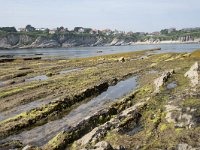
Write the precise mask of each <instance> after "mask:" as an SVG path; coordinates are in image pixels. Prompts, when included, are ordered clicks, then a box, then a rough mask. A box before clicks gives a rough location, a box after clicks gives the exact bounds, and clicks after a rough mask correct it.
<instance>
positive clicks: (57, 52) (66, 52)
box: [0, 44, 200, 58]
mask: <svg viewBox="0 0 200 150" xmlns="http://www.w3.org/2000/svg"><path fill="white" fill-rule="evenodd" d="M152 48H161V51H157V53H165V52H192V51H194V50H196V49H199V48H200V44H156V45H133V46H105V47H79V48H78V47H75V48H56V49H55V48H51V49H15V50H9V51H8V50H0V55H14V56H34V55H35V54H38V53H42V54H43V56H59V57H67V58H82V57H91V56H99V55H105V54H114V53H121V52H132V51H138V50H144V49H152ZM97 51H101V53H97Z"/></svg>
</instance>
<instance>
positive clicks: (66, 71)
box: [59, 68, 82, 74]
mask: <svg viewBox="0 0 200 150" xmlns="http://www.w3.org/2000/svg"><path fill="white" fill-rule="evenodd" d="M78 70H82V68H75V69H71V70H63V71H60V72H59V73H60V74H67V73H70V72H74V71H78Z"/></svg>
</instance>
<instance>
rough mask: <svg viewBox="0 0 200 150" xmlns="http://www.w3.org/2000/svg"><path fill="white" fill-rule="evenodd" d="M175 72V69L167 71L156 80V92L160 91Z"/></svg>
mask: <svg viewBox="0 0 200 150" xmlns="http://www.w3.org/2000/svg"><path fill="white" fill-rule="evenodd" d="M173 73H174V70H170V71H166V72H164V73H163V74H162V75H161V76H160V77H159V78H157V79H155V80H154V85H155V93H159V92H160V87H161V86H163V85H164V84H165V83H166V82H167V81H168V79H169V78H170V77H171V75H172V74H173Z"/></svg>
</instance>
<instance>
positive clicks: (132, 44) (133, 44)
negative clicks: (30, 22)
mask: <svg viewBox="0 0 200 150" xmlns="http://www.w3.org/2000/svg"><path fill="white" fill-rule="evenodd" d="M164 44H174V45H175V44H200V42H194V41H189V42H180V41H161V42H134V43H129V44H128V43H127V44H125V45H98V46H73V47H46V48H45V47H33V48H30V47H26V48H24V47H12V48H2V47H0V51H1V50H27V49H31V50H34V49H62V48H66V49H68V48H83V47H123V46H136V45H164Z"/></svg>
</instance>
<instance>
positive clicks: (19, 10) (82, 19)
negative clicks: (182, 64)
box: [0, 0, 200, 32]
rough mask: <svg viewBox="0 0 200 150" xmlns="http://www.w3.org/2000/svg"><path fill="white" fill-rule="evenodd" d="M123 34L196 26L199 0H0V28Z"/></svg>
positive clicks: (199, 11) (198, 23)
mask: <svg viewBox="0 0 200 150" xmlns="http://www.w3.org/2000/svg"><path fill="white" fill-rule="evenodd" d="M27 24H31V25H33V26H35V27H49V28H54V27H58V26H64V27H68V28H69V29H72V28H73V27H75V26H83V27H92V28H97V29H103V28H111V29H119V30H125V31H129V30H132V31H145V32H146V31H148V32H151V31H157V30H160V29H162V28H170V27H177V28H184V27H196V26H200V0H0V26H15V27H17V28H18V27H24V26H25V25H27Z"/></svg>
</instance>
